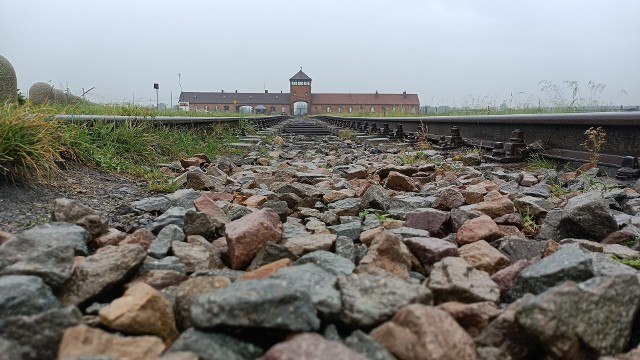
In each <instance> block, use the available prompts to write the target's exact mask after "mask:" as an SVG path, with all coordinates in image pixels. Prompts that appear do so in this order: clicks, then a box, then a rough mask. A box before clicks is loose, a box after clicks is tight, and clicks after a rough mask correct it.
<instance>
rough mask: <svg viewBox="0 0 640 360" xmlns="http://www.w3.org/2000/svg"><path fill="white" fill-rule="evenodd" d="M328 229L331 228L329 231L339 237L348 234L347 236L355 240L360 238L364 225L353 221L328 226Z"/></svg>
mask: <svg viewBox="0 0 640 360" xmlns="http://www.w3.org/2000/svg"><path fill="white" fill-rule="evenodd" d="M327 229H329V231H330V232H331V233H332V234H335V235H337V236H338V237H340V236H346V237H347V238H349V239H351V240H354V241H355V240H358V239H360V232H361V231H362V225H361V224H360V223H357V222H352V223H346V224H339V225H333V226H328V227H327Z"/></svg>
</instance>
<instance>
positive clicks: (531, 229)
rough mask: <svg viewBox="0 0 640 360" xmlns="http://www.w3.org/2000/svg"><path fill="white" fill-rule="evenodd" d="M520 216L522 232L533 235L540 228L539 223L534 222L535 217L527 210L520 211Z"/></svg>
mask: <svg viewBox="0 0 640 360" xmlns="http://www.w3.org/2000/svg"><path fill="white" fill-rule="evenodd" d="M520 215H521V216H522V222H523V225H522V232H523V233H524V234H525V235H526V236H529V237H534V236H536V234H537V233H538V230H540V225H538V224H537V223H536V217H535V216H533V215H531V213H530V212H529V210H528V209H527V210H526V211H522V212H520Z"/></svg>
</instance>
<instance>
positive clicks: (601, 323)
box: [516, 274, 640, 359]
mask: <svg viewBox="0 0 640 360" xmlns="http://www.w3.org/2000/svg"><path fill="white" fill-rule="evenodd" d="M639 307H640V284H639V283H638V279H637V277H636V276H635V275H631V274H627V275H618V276H613V277H596V278H593V279H591V280H588V281H586V282H583V283H580V284H576V283H574V282H572V281H567V282H564V283H563V284H561V285H558V286H556V287H554V288H551V289H550V290H548V291H546V292H544V293H542V294H540V295H538V296H536V297H533V298H532V299H530V300H528V301H526V302H524V303H523V304H522V305H521V306H520V307H519V308H518V310H517V313H516V318H517V321H518V323H520V324H521V325H522V326H523V327H524V328H525V329H526V330H527V331H528V332H529V333H531V334H534V335H535V336H537V338H538V339H539V340H540V342H542V343H543V344H544V345H545V346H546V347H547V349H548V350H549V351H550V352H551V354H553V355H554V356H556V357H558V358H563V359H578V358H591V357H593V358H597V357H599V356H604V355H615V354H618V353H620V352H622V351H624V350H625V348H626V346H627V344H628V342H629V339H630V336H631V329H632V325H633V322H634V319H635V316H636V314H637V312H638V308H639ZM550 324H555V325H552V326H550Z"/></svg>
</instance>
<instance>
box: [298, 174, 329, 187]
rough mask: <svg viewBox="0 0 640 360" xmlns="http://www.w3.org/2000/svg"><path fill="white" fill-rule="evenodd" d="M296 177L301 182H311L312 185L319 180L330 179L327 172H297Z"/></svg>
mask: <svg viewBox="0 0 640 360" xmlns="http://www.w3.org/2000/svg"><path fill="white" fill-rule="evenodd" d="M295 177H296V179H297V180H298V181H299V182H301V183H303V184H311V185H315V184H317V183H319V182H322V181H325V180H328V179H329V176H328V175H325V174H316V173H305V172H297V173H296V174H295Z"/></svg>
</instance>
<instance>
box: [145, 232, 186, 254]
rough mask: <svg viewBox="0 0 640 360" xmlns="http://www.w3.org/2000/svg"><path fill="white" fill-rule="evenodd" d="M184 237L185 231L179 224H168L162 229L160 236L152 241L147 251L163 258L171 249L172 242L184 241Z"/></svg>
mask: <svg viewBox="0 0 640 360" xmlns="http://www.w3.org/2000/svg"><path fill="white" fill-rule="evenodd" d="M184 238H185V236H184V232H183V231H182V229H181V228H180V227H179V226H177V225H167V226H165V227H164V228H163V229H162V230H160V232H159V233H158V236H156V238H155V239H154V240H153V241H152V242H151V244H150V245H149V250H147V253H148V254H149V255H150V256H152V257H154V258H156V259H159V258H162V257H164V256H165V255H167V253H168V252H169V250H170V249H171V242H173V241H184Z"/></svg>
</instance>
